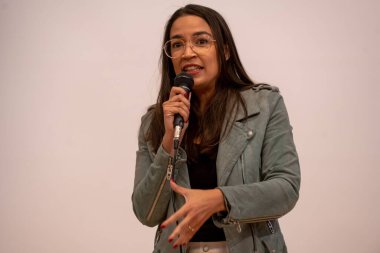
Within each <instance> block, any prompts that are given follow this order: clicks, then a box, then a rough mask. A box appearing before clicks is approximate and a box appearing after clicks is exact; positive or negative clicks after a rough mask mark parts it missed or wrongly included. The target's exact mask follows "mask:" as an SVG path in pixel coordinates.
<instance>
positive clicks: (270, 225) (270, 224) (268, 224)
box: [267, 220, 274, 234]
mask: <svg viewBox="0 0 380 253" xmlns="http://www.w3.org/2000/svg"><path fill="white" fill-rule="evenodd" d="M267 226H268V228H269V230H270V232H271V233H272V234H274V227H273V224H272V221H270V220H268V221H267Z"/></svg>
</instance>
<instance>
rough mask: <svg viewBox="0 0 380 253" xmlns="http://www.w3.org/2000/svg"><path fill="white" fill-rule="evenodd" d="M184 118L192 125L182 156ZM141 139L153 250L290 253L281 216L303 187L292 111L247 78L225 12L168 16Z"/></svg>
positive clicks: (141, 187) (142, 195)
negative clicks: (156, 87) (184, 84)
mask: <svg viewBox="0 0 380 253" xmlns="http://www.w3.org/2000/svg"><path fill="white" fill-rule="evenodd" d="M180 72H186V73H187V74H190V75H191V76H192V77H193V80H194V87H193V89H192V93H191V96H190V97H188V96H187V93H186V91H185V90H184V89H182V88H180V87H175V86H173V79H174V78H175V76H176V75H177V74H179V73H180ZM190 101H191V102H190ZM176 114H179V115H181V116H182V117H183V119H184V121H185V122H186V124H185V127H184V130H183V131H182V136H181V144H180V148H179V150H178V153H176V157H173V156H174V154H175V152H174V148H173V135H174V132H173V131H174V130H173V120H174V116H175V115H176ZM138 138H139V139H138V140H139V149H138V151H137V158H136V171H135V182H134V192H133V196H132V201H133V209H134V212H135V214H136V216H137V218H138V219H139V220H140V221H141V222H142V223H143V224H145V225H147V226H152V227H153V226H156V225H159V226H158V229H157V233H156V238H155V245H154V252H180V251H181V252H204V251H208V252H230V253H242V252H287V250H286V245H285V242H284V239H283V236H282V233H281V230H280V227H279V224H278V221H277V218H279V217H281V216H282V215H284V214H286V213H287V212H289V211H290V210H291V209H292V208H293V207H294V205H295V204H296V202H297V200H298V192H299V186H300V171H299V163H298V157H297V153H296V149H295V146H294V143H293V137H292V128H291V126H290V124H289V120H288V115H287V111H286V108H285V105H284V102H283V99H282V97H281V95H279V93H278V89H277V88H275V87H272V86H269V85H263V84H261V85H260V84H255V83H253V82H252V81H251V79H250V78H249V77H248V75H247V74H246V72H245V70H244V68H243V66H242V64H241V62H240V59H239V56H238V53H237V50H236V47H235V43H234V41H233V38H232V34H231V32H230V30H229V28H228V26H227V24H226V22H225V21H224V19H223V18H222V16H221V15H220V14H219V13H217V12H216V11H214V10H212V9H210V8H207V7H203V6H199V5H187V6H185V7H183V8H180V9H178V10H177V11H176V12H175V13H174V14H173V15H172V16H171V18H170V19H169V21H168V23H167V25H166V30H165V33H164V41H163V53H162V80H161V89H160V92H159V95H158V99H157V103H156V105H154V106H152V107H151V108H149V109H148V112H147V113H146V114H145V115H144V116H143V117H142V122H141V127H140V132H139V137H138ZM173 159H174V160H176V162H175V164H174V165H175V170H174V171H172V170H171V168H172V163H173ZM171 173H174V180H170V178H171ZM173 192H174V193H175V196H174V197H172V193H173Z"/></svg>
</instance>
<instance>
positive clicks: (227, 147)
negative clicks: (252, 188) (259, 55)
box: [216, 89, 260, 186]
mask: <svg viewBox="0 0 380 253" xmlns="http://www.w3.org/2000/svg"><path fill="white" fill-rule="evenodd" d="M252 92H254V91H253V90H251V89H249V90H246V91H243V92H242V93H241V95H242V97H243V99H244V101H245V103H246V107H247V117H245V113H244V110H243V108H239V110H238V111H237V112H236V119H235V121H234V122H232V123H231V122H230V123H228V120H229V119H226V120H225V123H224V125H226V124H232V126H231V128H230V132H229V133H228V134H227V135H226V136H224V137H222V139H221V142H220V144H219V149H218V157H217V159H216V169H217V176H218V185H219V186H222V185H224V184H225V183H226V181H227V179H228V177H229V175H230V174H231V172H232V169H233V167H234V165H235V163H236V162H237V161H238V159H239V157H240V155H241V154H242V153H243V151H244V149H245V147H246V146H247V144H248V141H249V140H250V139H251V138H252V137H253V136H254V134H255V131H254V129H252V127H251V128H250V126H249V124H248V123H247V122H248V121H244V120H245V119H246V118H249V117H251V116H253V115H256V114H259V113H260V107H259V105H258V103H257V101H256V100H255V99H253V98H254V97H255V96H252Z"/></svg>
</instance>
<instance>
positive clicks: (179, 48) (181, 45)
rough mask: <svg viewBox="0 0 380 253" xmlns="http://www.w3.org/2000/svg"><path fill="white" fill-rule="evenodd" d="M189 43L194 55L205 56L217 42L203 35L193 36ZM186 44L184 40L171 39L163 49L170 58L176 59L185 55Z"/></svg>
mask: <svg viewBox="0 0 380 253" xmlns="http://www.w3.org/2000/svg"><path fill="white" fill-rule="evenodd" d="M188 42H189V43H190V48H191V50H193V52H194V53H196V54H205V53H207V51H208V50H209V49H210V47H211V45H212V43H213V42H215V40H214V39H213V38H212V37H211V36H210V35H208V34H201V35H194V36H192V37H191V39H190V40H189V41H188ZM186 43H187V42H186V41H185V40H184V39H179V38H178V39H171V40H168V41H167V42H165V45H164V48H163V49H164V52H165V54H166V55H167V56H168V57H169V58H172V59H175V58H178V57H181V56H182V55H183V54H184V52H185V49H186Z"/></svg>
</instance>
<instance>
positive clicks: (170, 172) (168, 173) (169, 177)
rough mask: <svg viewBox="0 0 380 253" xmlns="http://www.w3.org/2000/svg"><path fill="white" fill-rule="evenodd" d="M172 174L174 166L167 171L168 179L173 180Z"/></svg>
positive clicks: (169, 166) (170, 166)
mask: <svg viewBox="0 0 380 253" xmlns="http://www.w3.org/2000/svg"><path fill="white" fill-rule="evenodd" d="M172 173H173V165H172V164H169V165H168V168H167V171H166V179H167V180H170V179H171V178H172Z"/></svg>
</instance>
